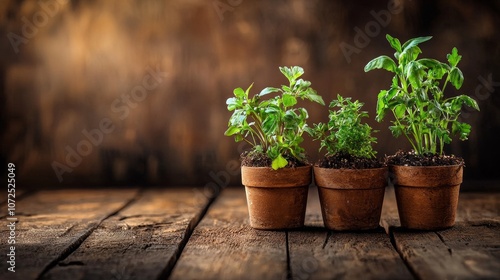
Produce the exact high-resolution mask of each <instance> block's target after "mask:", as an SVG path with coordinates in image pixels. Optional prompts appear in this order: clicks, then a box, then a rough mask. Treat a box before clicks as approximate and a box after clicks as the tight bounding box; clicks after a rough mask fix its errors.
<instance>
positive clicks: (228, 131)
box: [224, 126, 241, 136]
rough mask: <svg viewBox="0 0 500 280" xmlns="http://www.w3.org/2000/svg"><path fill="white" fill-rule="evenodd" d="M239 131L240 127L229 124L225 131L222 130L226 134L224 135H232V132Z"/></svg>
mask: <svg viewBox="0 0 500 280" xmlns="http://www.w3.org/2000/svg"><path fill="white" fill-rule="evenodd" d="M240 131H241V130H240V128H239V127H236V126H230V127H229V128H228V129H227V130H226V132H224V135H226V136H232V135H234V134H236V133H239V132H240Z"/></svg>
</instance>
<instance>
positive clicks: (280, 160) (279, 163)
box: [271, 154, 288, 170]
mask: <svg viewBox="0 0 500 280" xmlns="http://www.w3.org/2000/svg"><path fill="white" fill-rule="evenodd" d="M287 164H288V161H287V160H286V159H285V158H284V157H283V156H282V155H281V154H279V155H278V157H277V158H275V159H274V160H273V162H272V164H271V167H272V168H273V169H274V170H278V169H280V168H283V167H285V166H286V165H287Z"/></svg>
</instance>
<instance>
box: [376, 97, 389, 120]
mask: <svg viewBox="0 0 500 280" xmlns="http://www.w3.org/2000/svg"><path fill="white" fill-rule="evenodd" d="M386 95H387V90H381V91H380V92H379V94H378V98H377V116H376V117H375V120H376V121H377V122H381V121H382V120H383V119H384V116H385V109H386V107H387V104H386V99H385V98H386Z"/></svg>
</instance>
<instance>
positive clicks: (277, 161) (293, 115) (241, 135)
mask: <svg viewBox="0 0 500 280" xmlns="http://www.w3.org/2000/svg"><path fill="white" fill-rule="evenodd" d="M279 69H280V71H281V73H283V75H284V76H285V77H286V78H287V79H288V82H289V84H288V85H282V86H281V88H274V87H266V88H264V89H263V90H262V91H261V92H260V93H259V94H256V95H254V96H253V97H250V96H249V94H250V90H251V88H252V86H253V84H251V85H250V86H249V87H248V88H247V89H246V90H243V89H242V88H236V89H235V90H234V91H233V93H234V97H231V98H229V99H227V101H226V104H227V109H228V110H229V111H234V112H233V114H232V116H231V118H230V119H229V123H228V129H227V130H226V132H225V133H224V134H225V135H226V136H234V138H235V140H236V142H239V141H246V142H247V143H249V144H250V145H251V146H252V151H253V152H257V153H264V154H266V155H267V156H268V157H269V158H270V159H271V160H272V168H273V169H275V170H276V169H279V168H283V167H286V166H287V164H288V161H287V159H286V158H287V157H288V158H289V157H294V158H295V159H297V160H298V161H301V162H303V161H305V154H304V149H303V148H302V147H301V143H302V142H303V140H304V139H303V138H302V134H303V133H304V131H305V129H306V128H307V122H306V120H307V118H308V113H307V110H306V109H305V108H300V107H295V105H297V102H298V99H306V100H309V101H313V102H316V103H319V104H322V105H325V103H324V101H323V99H322V98H321V96H320V95H318V94H317V93H316V91H315V90H314V89H312V88H311V82H309V81H305V80H303V79H299V78H300V77H301V76H302V75H303V74H304V70H303V69H302V68H301V67H298V66H294V67H291V68H288V67H280V68H279ZM270 93H278V94H277V95H276V96H274V97H273V98H269V99H263V98H262V97H264V96H266V95H268V94H270Z"/></svg>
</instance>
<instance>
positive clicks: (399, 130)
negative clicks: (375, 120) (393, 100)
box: [389, 125, 403, 138]
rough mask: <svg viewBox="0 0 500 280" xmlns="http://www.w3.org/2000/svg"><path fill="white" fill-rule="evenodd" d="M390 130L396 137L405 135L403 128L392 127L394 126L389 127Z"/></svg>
mask: <svg viewBox="0 0 500 280" xmlns="http://www.w3.org/2000/svg"><path fill="white" fill-rule="evenodd" d="M389 130H390V131H391V132H392V135H394V137H396V138H397V137H399V136H400V135H401V134H403V128H402V127H401V126H399V125H392V126H389Z"/></svg>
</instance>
